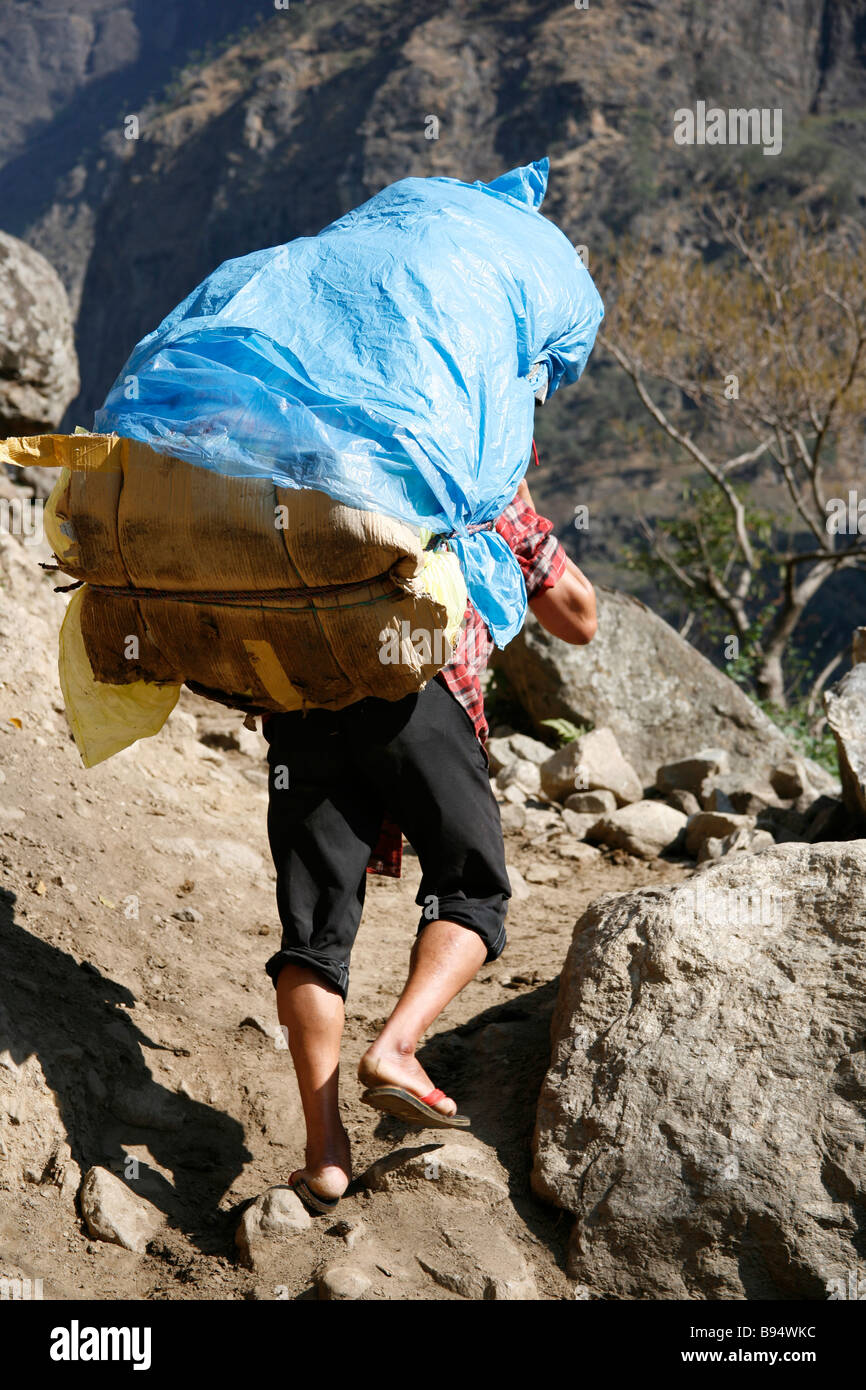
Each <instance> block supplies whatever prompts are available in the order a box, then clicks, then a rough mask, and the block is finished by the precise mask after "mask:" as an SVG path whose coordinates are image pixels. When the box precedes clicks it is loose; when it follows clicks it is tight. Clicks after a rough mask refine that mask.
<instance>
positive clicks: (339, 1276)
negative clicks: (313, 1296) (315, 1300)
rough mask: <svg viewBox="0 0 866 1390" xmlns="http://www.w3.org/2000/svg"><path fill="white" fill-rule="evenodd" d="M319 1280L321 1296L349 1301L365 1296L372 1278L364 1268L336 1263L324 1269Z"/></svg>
mask: <svg viewBox="0 0 866 1390" xmlns="http://www.w3.org/2000/svg"><path fill="white" fill-rule="evenodd" d="M316 1282H317V1287H318V1292H319V1298H326V1299H333V1300H339V1301H341V1302H347V1301H349V1300H350V1299H357V1298H363V1297H364V1295H365V1293H366V1292H367V1290H368V1289H369V1288H371V1283H370V1280H369V1279H368V1278H367V1275H366V1274H365V1273H364V1271H363V1270H362V1269H358V1268H357V1267H356V1266H355V1265H349V1264H335V1265H329V1266H328V1268H327V1269H324V1270H322V1273H321V1274H320V1275H319V1277H318V1280H317V1281H316Z"/></svg>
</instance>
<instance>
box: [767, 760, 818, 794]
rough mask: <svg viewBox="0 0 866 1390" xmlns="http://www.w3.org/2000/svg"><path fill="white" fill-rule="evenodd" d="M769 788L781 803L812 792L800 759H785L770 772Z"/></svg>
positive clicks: (803, 764) (804, 767)
mask: <svg viewBox="0 0 866 1390" xmlns="http://www.w3.org/2000/svg"><path fill="white" fill-rule="evenodd" d="M770 786H771V787H772V788H773V791H774V792H775V793H776V795H777V796H778V797H779V798H780V799H781V800H782V801H796V800H797V797H798V796H803V795H804V794H805V793H806V792H812V795H813V796H814V795H815V793H814V792H813V791H812V787H811V785H810V783H809V778H808V775H807V773H806V766H805V763H804V762H803V759H802V758H796V757H795V758H785V760H784V761H783V762H781V763H778V764H777V765H776V767H774V768H773V769H772V771H771V772H770Z"/></svg>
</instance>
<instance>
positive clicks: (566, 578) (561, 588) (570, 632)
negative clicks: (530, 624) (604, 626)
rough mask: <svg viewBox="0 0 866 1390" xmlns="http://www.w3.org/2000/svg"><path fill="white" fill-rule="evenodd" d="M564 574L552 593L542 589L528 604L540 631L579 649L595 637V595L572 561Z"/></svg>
mask: <svg viewBox="0 0 866 1390" xmlns="http://www.w3.org/2000/svg"><path fill="white" fill-rule="evenodd" d="M565 563H566V571H565V574H564V575H563V576H562V578H561V579H559V580H557V582H556V583H555V584H554V586H553V588H552V589H543V590H542V591H541V593H540V594H536V596H535V598H531V599H530V600H529V607H530V608H531V609H532V611H533V613H534V614H535V616H536V618H537V619H538V621H539V622H540V623H541V626H542V627H543V628H546V629H547V631H548V632H550V633H552V634H553V636H554V637H559V638H560V639H561V640H562V641H563V642H570V643H571V644H572V646H576V647H582V646H585V645H586V643H587V642H591V641H592V639H593V637H594V636H595V632H596V628H597V626H598V622H597V619H596V612H595V591H594V589H593V587H592V585H591V584H590V582H589V580H588V579H587V577H586V575H585V574H583V573H582V571H581V570H579V569H578V568H577V565H576V564H575V563H574V561H573V560H566V562H565Z"/></svg>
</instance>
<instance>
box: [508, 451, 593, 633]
mask: <svg viewBox="0 0 866 1390" xmlns="http://www.w3.org/2000/svg"><path fill="white" fill-rule="evenodd" d="M517 492H518V496H520V497H522V498H523V500H524V501H525V502H528V503H529V505H530V507H532V505H533V503H532V497H531V495H530V491H529V487H528V486H527V483H526V479H525V478H524V479H523V480H522V482H521V484H520V486H519V488H518V489H517ZM533 510H534V508H533ZM565 564H566V570H565V574H563V575H562V577H561V578H560V579H559V580H557V582H556V584H554V586H553V588H552V589H543V590H542V591H541V593H540V594H536V596H535V598H531V599H530V600H529V607H530V608H531V609H532V611H533V613H534V614H535V616H536V618H537V619H538V621H539V622H540V623H541V626H542V627H543V628H546V629H547V631H548V632H549V633H551V634H552V635H553V636H554V637H559V638H560V639H561V640H562V641H563V642H570V643H571V644H572V646H580V647H582V646H585V645H586V643H587V642H591V641H592V639H593V637H594V636H595V633H596V628H597V626H598V622H597V618H596V611H595V591H594V589H593V587H592V585H591V584H590V582H589V580H588V579H587V577H586V575H585V574H584V573H583V572H582V570H579V569H578V567H577V565H576V564H575V563H574V561H573V560H568V559H567V560H566V562H565Z"/></svg>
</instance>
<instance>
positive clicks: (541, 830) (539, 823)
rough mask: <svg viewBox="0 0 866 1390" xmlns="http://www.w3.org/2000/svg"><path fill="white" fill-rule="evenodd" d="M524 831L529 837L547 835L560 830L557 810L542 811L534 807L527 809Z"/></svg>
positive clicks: (560, 818) (560, 824) (560, 823)
mask: <svg viewBox="0 0 866 1390" xmlns="http://www.w3.org/2000/svg"><path fill="white" fill-rule="evenodd" d="M524 829H525V831H526V834H527V835H529V836H534V835H549V834H551V833H552V832H556V831H559V830H561V829H562V816H561V813H560V812H559V811H558V810H557V811H553V810H550V811H547V810H545V811H542V810H539V809H537V808H535V807H531V808H529V807H528V808H527V811H526V822H525V825H524Z"/></svg>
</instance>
